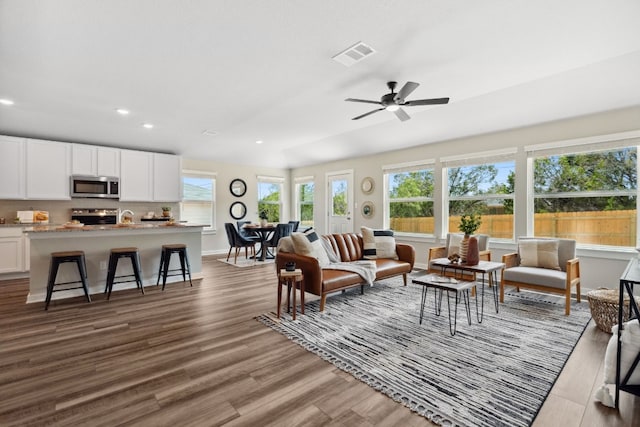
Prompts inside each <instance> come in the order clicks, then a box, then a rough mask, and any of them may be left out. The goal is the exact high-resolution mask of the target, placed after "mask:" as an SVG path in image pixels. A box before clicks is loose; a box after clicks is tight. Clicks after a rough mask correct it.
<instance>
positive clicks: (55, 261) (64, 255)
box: [44, 251, 91, 310]
mask: <svg viewBox="0 0 640 427" xmlns="http://www.w3.org/2000/svg"><path fill="white" fill-rule="evenodd" d="M67 262H74V263H75V264H76V266H77V267H78V273H79V274H80V280H74V281H70V282H62V283H56V277H57V276H58V268H59V267H60V264H64V263H67ZM77 283H82V285H81V286H74V287H64V289H54V287H55V286H61V285H71V284H77ZM71 289H84V295H85V297H86V298H87V302H91V297H90V296H89V287H88V285H87V264H86V260H85V257H84V252H83V251H64V252H52V253H51V262H50V264H49V280H48V281H47V297H46V299H45V303H44V309H45V310H48V309H49V303H50V302H51V296H52V295H53V293H54V292H59V291H68V290H71Z"/></svg>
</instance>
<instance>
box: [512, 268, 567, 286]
mask: <svg viewBox="0 0 640 427" xmlns="http://www.w3.org/2000/svg"><path fill="white" fill-rule="evenodd" d="M503 275H504V279H505V280H508V281H511V282H519V283H528V284H531V285H539V286H549V287H552V288H558V289H565V287H566V286H567V273H565V272H564V271H560V269H558V270H552V269H549V268H538V267H523V266H520V267H512V268H507V269H506V270H504V271H503Z"/></svg>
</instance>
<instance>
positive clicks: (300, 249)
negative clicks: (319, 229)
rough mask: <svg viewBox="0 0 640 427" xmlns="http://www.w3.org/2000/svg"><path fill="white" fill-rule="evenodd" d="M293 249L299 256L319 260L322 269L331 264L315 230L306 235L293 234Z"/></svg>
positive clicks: (305, 233)
mask: <svg viewBox="0 0 640 427" xmlns="http://www.w3.org/2000/svg"><path fill="white" fill-rule="evenodd" d="M291 240H292V241H293V248H294V250H295V253H297V254H299V255H304V256H309V257H313V258H315V259H317V260H318V264H319V265H320V267H324V266H325V265H328V264H329V257H328V256H327V252H326V251H325V250H324V247H323V246H322V242H321V241H320V237H319V236H318V234H317V233H316V232H315V230H308V231H306V232H304V233H298V232H295V233H291Z"/></svg>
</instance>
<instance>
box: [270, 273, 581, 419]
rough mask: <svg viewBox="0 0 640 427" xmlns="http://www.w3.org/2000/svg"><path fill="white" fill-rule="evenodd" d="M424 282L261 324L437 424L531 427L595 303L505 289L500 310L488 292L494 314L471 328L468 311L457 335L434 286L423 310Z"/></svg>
mask: <svg viewBox="0 0 640 427" xmlns="http://www.w3.org/2000/svg"><path fill="white" fill-rule="evenodd" d="M420 292H421V288H420V286H418V285H414V284H409V285H408V286H406V287H405V286H402V279H401V278H396V279H388V280H384V281H378V282H376V283H375V284H374V286H373V287H369V288H366V289H365V294H364V295H360V289H359V288H358V289H355V290H350V291H347V292H345V293H343V294H338V295H335V296H331V297H329V298H328V299H327V303H326V306H325V311H324V312H323V313H320V312H319V311H318V301H314V302H312V303H309V304H308V305H307V306H306V310H305V313H306V314H305V315H304V316H298V317H297V320H296V321H293V320H291V317H290V315H289V314H287V313H284V314H283V316H282V317H281V319H276V318H275V315H274V314H273V313H268V314H263V315H261V316H258V317H257V320H259V321H260V322H262V323H264V324H265V325H267V326H270V327H271V328H273V329H274V330H276V331H278V332H280V333H282V334H284V335H285V336H287V337H288V338H289V339H291V340H292V341H294V342H296V343H297V344H299V345H301V346H302V347H304V348H305V349H307V350H309V351H311V352H312V353H315V354H317V355H318V356H320V357H321V358H323V359H325V360H327V361H329V362H331V363H333V364H334V365H335V366H337V367H338V368H340V369H342V370H344V371H346V372H348V373H350V374H352V375H353V376H354V377H356V378H358V379H359V380H361V381H363V382H365V383H366V384H368V385H370V386H371V387H374V388H375V389H376V390H379V391H381V392H382V393H384V394H386V395H388V396H389V397H391V398H392V399H394V400H395V401H397V402H400V403H402V404H404V405H405V406H407V407H409V408H410V409H411V410H413V411H415V412H417V413H419V414H420V415H423V416H424V417H426V418H428V419H429V420H431V421H432V422H434V423H435V424H439V425H447V426H449V425H452V426H492V427H494V426H509V427H513V426H528V425H530V424H531V423H532V422H533V420H534V418H535V416H536V414H537V413H538V411H539V410H540V407H541V406H542V403H543V402H544V400H545V398H546V396H547V394H548V393H549V391H550V390H551V387H552V386H553V383H554V382H555V381H556V378H557V377H558V374H559V373H560V371H561V370H562V368H563V366H564V364H565V363H566V361H567V359H568V357H569V355H570V354H571V352H572V351H573V348H574V347H575V345H576V343H577V342H578V339H579V338H580V336H581V335H582V333H583V331H584V330H585V328H586V326H587V323H588V322H589V320H590V319H591V314H590V311H589V308H588V305H587V304H586V303H581V304H577V303H573V304H572V307H571V315H570V316H565V315H564V306H563V305H562V304H557V303H550V302H542V301H540V299H539V298H538V297H537V296H536V294H532V293H527V292H520V293H517V292H513V293H507V294H505V302H504V304H500V312H499V313H496V312H495V308H494V305H493V300H492V297H491V294H490V292H487V293H486V294H485V297H487V298H486V299H485V310H484V320H483V322H482V323H481V324H478V322H477V320H476V318H475V315H476V313H475V307H473V309H472V316H473V317H472V324H471V325H469V324H468V323H467V320H466V315H465V313H464V307H463V306H462V307H458V330H457V333H456V335H455V336H453V337H452V336H451V335H450V333H449V323H448V317H447V309H446V301H445V303H444V304H445V305H444V306H443V310H442V315H441V316H440V317H437V316H436V315H435V313H434V300H433V296H434V292H433V291H432V290H430V291H429V292H430V294H429V296H428V299H427V304H426V306H425V318H424V320H423V322H422V325H420V324H419V323H418V318H419V312H420Z"/></svg>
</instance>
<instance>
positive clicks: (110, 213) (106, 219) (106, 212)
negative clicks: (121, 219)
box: [71, 208, 118, 225]
mask: <svg viewBox="0 0 640 427" xmlns="http://www.w3.org/2000/svg"><path fill="white" fill-rule="evenodd" d="M71 220H72V221H73V220H77V221H80V222H81V223H83V224H86V225H100V224H117V223H118V209H103V208H71Z"/></svg>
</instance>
